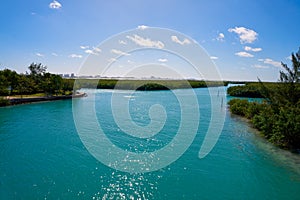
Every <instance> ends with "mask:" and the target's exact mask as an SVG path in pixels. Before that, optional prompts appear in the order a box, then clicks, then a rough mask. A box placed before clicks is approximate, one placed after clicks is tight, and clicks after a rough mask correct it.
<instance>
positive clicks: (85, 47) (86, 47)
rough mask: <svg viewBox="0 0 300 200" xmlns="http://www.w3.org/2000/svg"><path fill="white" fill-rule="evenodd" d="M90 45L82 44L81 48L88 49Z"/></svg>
mask: <svg viewBox="0 0 300 200" xmlns="http://www.w3.org/2000/svg"><path fill="white" fill-rule="evenodd" d="M88 48H89V46H80V49H88Z"/></svg>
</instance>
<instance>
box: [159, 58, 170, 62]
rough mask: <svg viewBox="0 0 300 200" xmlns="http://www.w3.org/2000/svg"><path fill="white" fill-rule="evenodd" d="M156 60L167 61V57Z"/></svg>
mask: <svg viewBox="0 0 300 200" xmlns="http://www.w3.org/2000/svg"><path fill="white" fill-rule="evenodd" d="M158 61H159V62H168V59H166V58H160V59H158Z"/></svg>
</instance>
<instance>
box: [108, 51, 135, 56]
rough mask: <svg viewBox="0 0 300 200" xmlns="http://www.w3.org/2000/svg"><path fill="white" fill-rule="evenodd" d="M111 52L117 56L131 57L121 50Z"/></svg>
mask: <svg viewBox="0 0 300 200" xmlns="http://www.w3.org/2000/svg"><path fill="white" fill-rule="evenodd" d="M110 52H111V53H114V54H117V55H120V56H129V55H130V54H128V53H126V52H123V51H120V50H117V49H112V50H111V51H110Z"/></svg>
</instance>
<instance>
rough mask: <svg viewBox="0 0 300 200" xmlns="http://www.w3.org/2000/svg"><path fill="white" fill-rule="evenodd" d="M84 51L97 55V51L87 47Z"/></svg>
mask: <svg viewBox="0 0 300 200" xmlns="http://www.w3.org/2000/svg"><path fill="white" fill-rule="evenodd" d="M84 52H85V53H87V54H93V55H99V54H98V53H97V52H95V51H93V50H91V49H87V50H85V51H84Z"/></svg>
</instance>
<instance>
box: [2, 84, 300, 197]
mask: <svg viewBox="0 0 300 200" xmlns="http://www.w3.org/2000/svg"><path fill="white" fill-rule="evenodd" d="M195 92H196V94H197V97H198V100H199V102H200V125H199V129H198V133H197V135H196V138H195V139H194V141H193V143H192V145H191V146H190V147H189V148H188V150H187V151H186V152H185V153H184V154H183V156H182V157H180V158H179V159H178V160H177V161H176V162H174V163H172V164H171V165H169V166H167V167H165V168H163V169H161V170H158V171H155V172H150V173H145V174H129V173H125V172H120V171H116V170H114V169H111V168H109V167H107V166H106V165H103V164H102V163H101V162H99V161H97V160H96V159H95V158H94V157H93V156H92V155H91V154H90V153H89V152H88V151H87V150H86V148H85V146H84V145H83V143H82V142H81V140H80V138H79V135H78V134H77V131H76V128H75V124H74V120H73V114H72V101H71V100H64V101H56V102H43V103H34V104H27V105H18V106H12V107H5V108H0V160H1V162H0V199H299V196H300V158H299V156H298V155H294V154H291V153H289V152H286V151H283V150H279V149H278V148H275V147H273V146H272V145H270V144H268V143H266V142H265V141H264V140H263V139H262V138H260V137H258V136H257V134H255V131H254V130H253V129H251V128H250V127H249V126H248V124H247V123H246V122H244V121H243V120H241V119H240V118H237V117H234V116H231V115H230V113H229V112H228V111H227V114H226V121H225V124H224V129H223V131H222V134H221V136H220V138H219V140H218V142H217V144H216V146H215V147H214V149H213V150H212V151H211V152H210V154H208V156H206V157H205V158H203V159H199V157H198V152H199V148H200V146H201V144H202V142H203V138H204V136H205V134H206V131H207V126H208V124H209V119H210V114H211V113H210V98H209V96H208V92H207V89H205V88H202V89H196V90H195ZM122 94H124V95H123V96H124V98H130V101H131V111H130V112H131V115H132V118H133V120H135V122H136V123H137V124H139V125H146V124H147V123H149V120H150V119H149V116H148V115H147V113H148V110H149V107H150V106H151V105H152V104H156V103H160V104H162V105H163V106H165V108H166V112H167V114H168V119H167V121H166V124H165V126H164V128H163V129H162V131H161V134H158V135H157V136H156V137H153V138H152V139H151V140H148V141H147V140H140V141H136V140H134V139H135V138H133V137H128V136H126V135H125V134H121V133H120V132H121V131H120V130H119V129H118V127H117V126H116V124H115V122H114V120H113V116H112V114H111V109H110V105H109V104H110V97H111V91H103V90H101V91H100V90H99V91H97V94H96V99H98V100H99V101H98V102H101V104H100V103H99V104H96V106H95V108H96V112H97V117H98V119H99V120H101V122H102V124H103V127H102V128H103V129H104V130H105V132H106V133H107V136H108V137H109V138H110V139H111V140H112V141H113V143H114V144H115V145H118V146H119V147H121V148H124V149H127V150H129V151H134V152H142V151H155V150H157V149H159V148H162V147H163V146H164V145H166V144H167V143H168V142H169V141H170V140H171V139H172V137H174V136H175V133H176V130H177V129H178V123H179V121H180V108H179V107H178V101H177V100H176V98H175V97H174V95H173V94H172V92H171V91H156V92H136V93H135V94H134V95H131V94H130V95H129V92H126V91H122ZM92 100H93V99H91V96H89V97H87V98H82V99H77V100H76V101H77V103H79V104H80V102H81V103H83V102H85V103H88V102H89V101H92ZM86 120H87V122H88V120H89V118H88V117H87V118H86ZM190 120H191V121H192V120H194V119H190ZM103 122H104V123H103Z"/></svg>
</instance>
